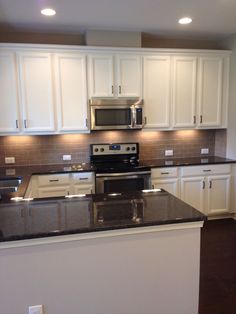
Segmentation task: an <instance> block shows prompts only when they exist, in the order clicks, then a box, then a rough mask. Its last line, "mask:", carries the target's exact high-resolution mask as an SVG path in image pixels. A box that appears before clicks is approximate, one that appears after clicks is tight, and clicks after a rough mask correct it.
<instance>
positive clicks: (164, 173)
mask: <svg viewBox="0 0 236 314" xmlns="http://www.w3.org/2000/svg"><path fill="white" fill-rule="evenodd" d="M161 174H170V173H169V172H161Z"/></svg>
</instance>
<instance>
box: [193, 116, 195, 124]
mask: <svg viewBox="0 0 236 314" xmlns="http://www.w3.org/2000/svg"><path fill="white" fill-rule="evenodd" d="M193 124H196V116H193Z"/></svg>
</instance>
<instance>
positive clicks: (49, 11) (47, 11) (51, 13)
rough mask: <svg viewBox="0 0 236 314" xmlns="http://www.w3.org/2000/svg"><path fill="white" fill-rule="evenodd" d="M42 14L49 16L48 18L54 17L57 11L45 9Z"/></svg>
mask: <svg viewBox="0 0 236 314" xmlns="http://www.w3.org/2000/svg"><path fill="white" fill-rule="evenodd" d="M41 14H43V15H47V16H53V15H55V14H56V11H55V10H53V9H51V8H45V9H43V10H41Z"/></svg>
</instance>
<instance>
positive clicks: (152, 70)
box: [143, 56, 170, 128]
mask: <svg viewBox="0 0 236 314" xmlns="http://www.w3.org/2000/svg"><path fill="white" fill-rule="evenodd" d="M143 86H144V89H143V94H144V95H143V98H144V102H145V122H146V125H145V128H168V127H169V126H170V123H169V115H170V57H168V56H153V57H144V79H143Z"/></svg>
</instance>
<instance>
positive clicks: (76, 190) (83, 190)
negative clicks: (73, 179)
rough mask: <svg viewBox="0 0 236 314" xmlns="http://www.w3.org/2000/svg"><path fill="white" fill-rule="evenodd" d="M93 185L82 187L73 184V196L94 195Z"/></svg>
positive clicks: (81, 185)
mask: <svg viewBox="0 0 236 314" xmlns="http://www.w3.org/2000/svg"><path fill="white" fill-rule="evenodd" d="M94 190H95V189H94V186H93V185H83V184H75V185H74V186H73V194H75V195H77V194H92V193H94V192H95V191H94Z"/></svg>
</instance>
